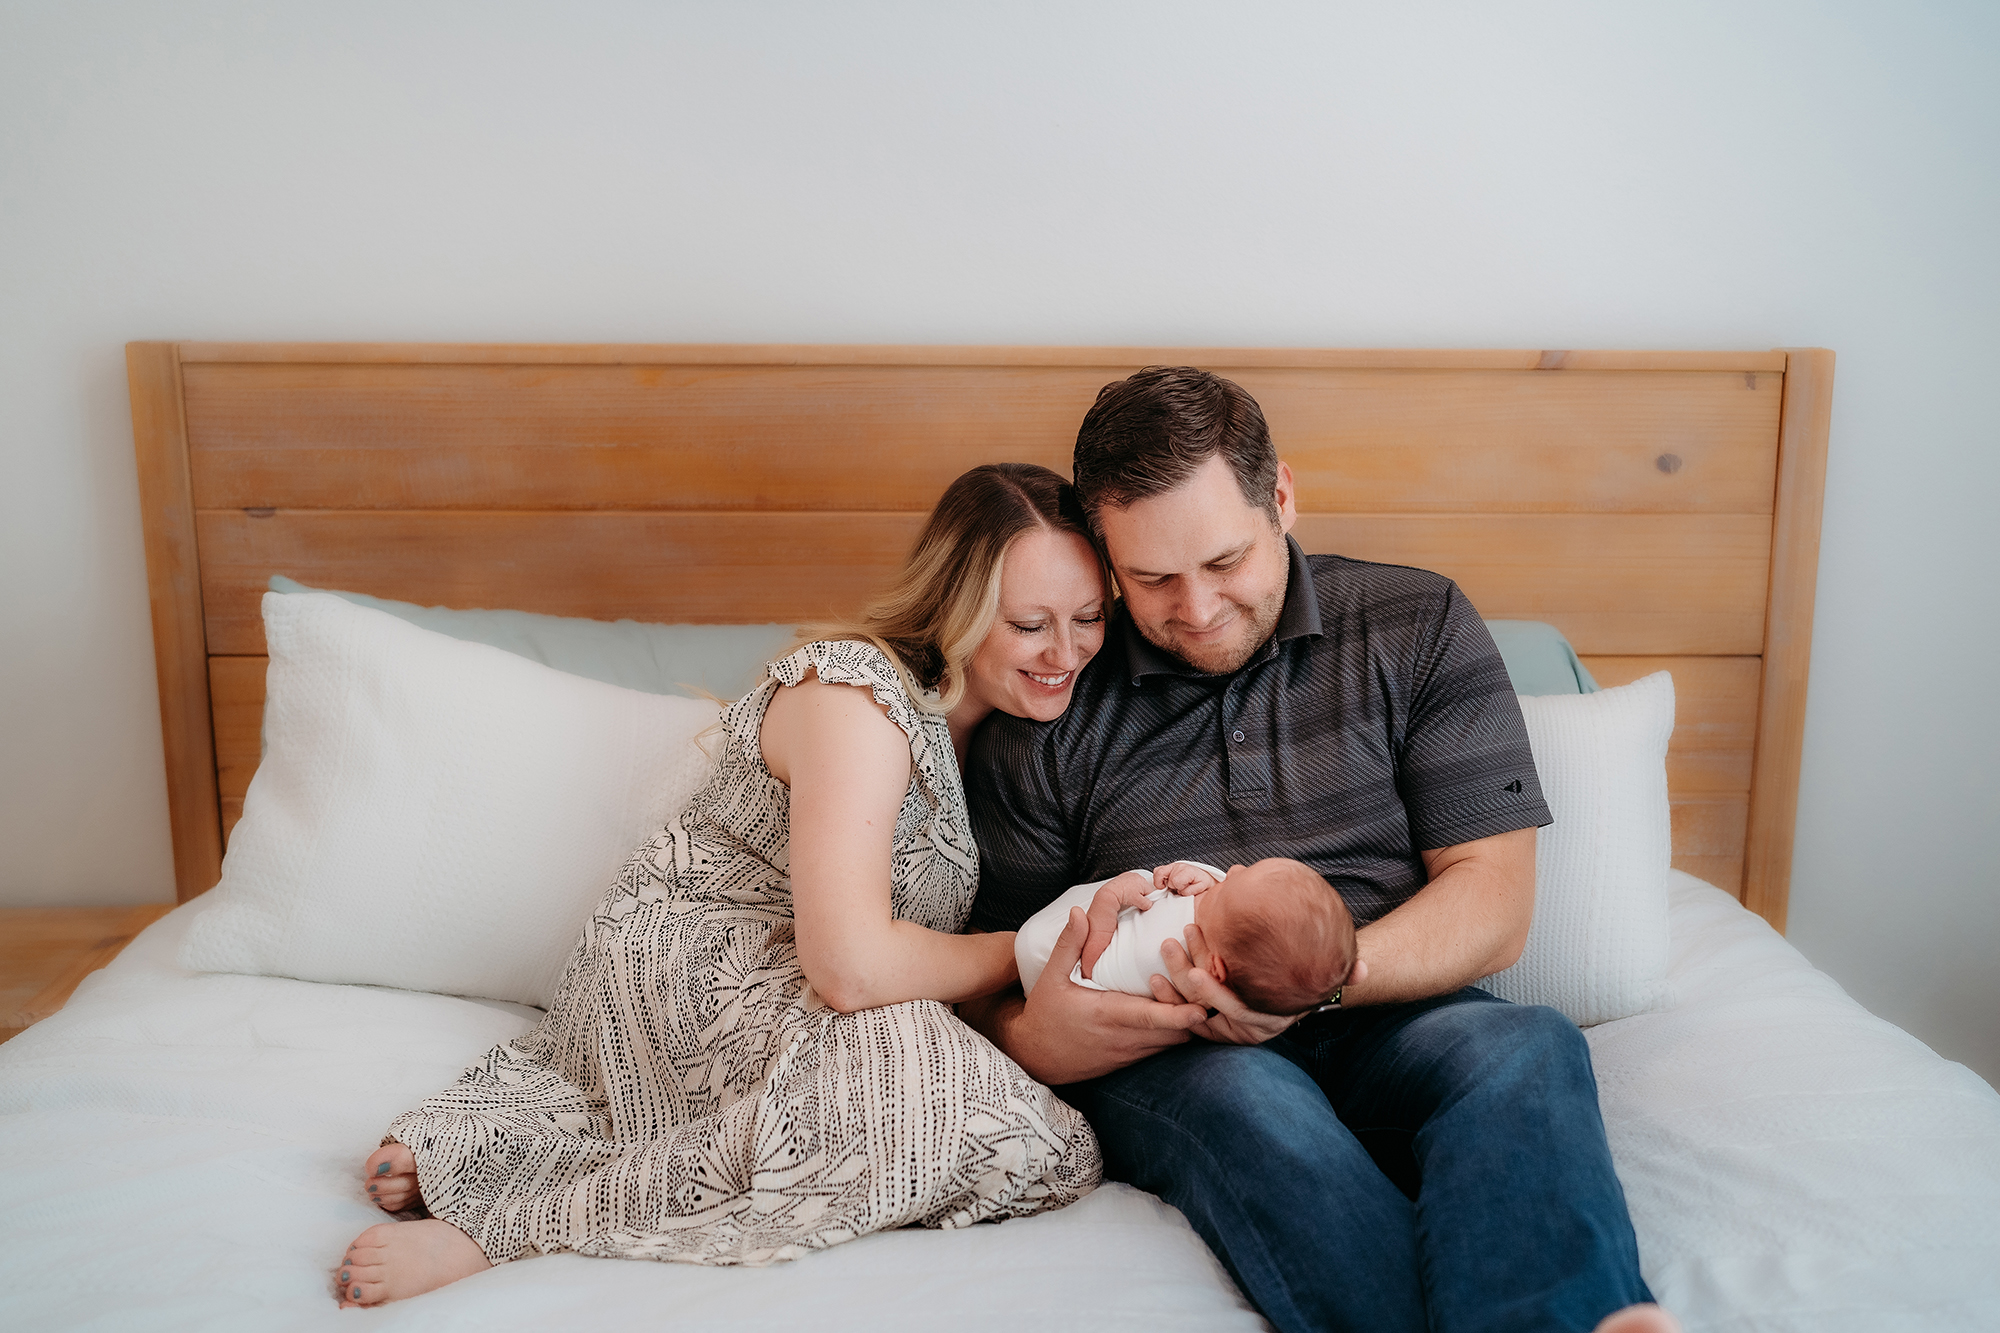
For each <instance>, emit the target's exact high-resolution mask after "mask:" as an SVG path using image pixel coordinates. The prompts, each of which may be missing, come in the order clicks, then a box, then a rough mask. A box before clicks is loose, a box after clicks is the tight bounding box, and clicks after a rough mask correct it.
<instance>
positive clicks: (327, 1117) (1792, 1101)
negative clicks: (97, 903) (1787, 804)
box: [0, 875, 2000, 1333]
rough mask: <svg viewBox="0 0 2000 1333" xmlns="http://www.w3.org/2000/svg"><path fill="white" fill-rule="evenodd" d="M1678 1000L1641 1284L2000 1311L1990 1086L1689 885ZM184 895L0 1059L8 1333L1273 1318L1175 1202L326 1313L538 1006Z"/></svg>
mask: <svg viewBox="0 0 2000 1333" xmlns="http://www.w3.org/2000/svg"><path fill="white" fill-rule="evenodd" d="M1672 894H1673V929H1674V956H1673V965H1672V980H1673V982H1674V984H1675V987H1676V989H1677V992H1678V995H1679V999H1678V1002H1677V1004H1676V1005H1675V1007H1674V1008H1672V1009H1670V1010H1668V1011H1665V1012H1662V1013H1656V1014H1646V1015H1641V1016H1638V1017H1635V1018H1630V1019H1625V1020H1622V1021H1620V1022H1617V1023H1609V1024H1605V1025H1603V1026H1601V1027H1598V1028H1594V1029H1592V1030H1591V1031H1590V1034H1589V1038H1590V1044H1591V1049H1592V1053H1593V1057H1594V1059H1595V1061H1596V1066H1597V1071H1598V1079H1599V1084H1600V1089H1601V1093H1602V1100H1603V1104H1604V1109H1605V1118H1606V1124H1607V1127H1608V1131H1609V1134H1610V1139H1611V1145H1612V1151H1613V1154H1614V1156H1615V1157H1616V1159H1617V1162H1618V1168H1619V1174H1620V1176H1621V1178H1622V1179H1623V1181H1624V1183H1625V1189H1626V1194H1627V1198H1628V1200H1629V1202H1630V1204H1631V1209H1632V1216H1633V1222H1634V1225H1635V1228H1636V1229H1637V1232H1638V1235H1639V1245H1640V1254H1641V1259H1642V1262H1643V1264H1644V1267H1645V1271H1646V1276H1647V1279H1648V1281H1649V1282H1650V1283H1651V1284H1652V1285H1653V1288H1654V1290H1655V1292H1656V1294H1657V1295H1658V1296H1659V1297H1660V1299H1661V1300H1662V1301H1663V1302H1664V1303H1665V1304H1667V1305H1668V1306H1669V1308H1673V1309H1675V1310H1677V1311H1678V1312H1679V1313H1680V1314H1681V1316H1682V1318H1683V1320H1684V1322H1685V1323H1686V1324H1687V1326H1688V1328H1689V1331H1690V1333H1699V1331H1701V1330H1771V1331H1773V1333H1778V1331H1780V1330H1782V1331H1786V1333H1789V1331H1791V1330H1798V1331H1799V1333H1804V1331H1805V1330H1808V1329H1810V1330H1814V1333H1825V1331H1828V1330H1836V1331H1837V1330H1846V1329H1852V1330H1856V1333H1859V1331H1860V1330H1863V1329H1866V1330H1869V1333H1876V1331H1877V1330H1882V1329H1903V1328H1907V1329H1919V1328H1921V1329H1926V1330H1930V1329H1953V1328H1966V1329H1973V1328H1994V1327H2000V1096H1996V1095H1995V1094H1994V1092H1993V1090H1992V1089H1991V1088H1989V1087H1987V1086H1986V1084H1985V1083H1983V1082H1982V1081H1981V1080H1980V1079H1979V1078H1977V1077H1976V1076H1975V1075H1973V1074H1972V1073H1971V1072H1970V1071H1968V1070H1966V1069H1964V1068H1963V1067H1961V1066H1958V1065H1954V1064H1950V1063H1948V1062H1946V1061H1944V1060H1941V1059H1939V1058H1938V1057H1937V1056H1935V1055H1934V1054H1932V1053H1931V1052H1930V1051H1929V1050H1928V1049H1926V1048H1925V1047H1924V1046H1923V1045H1922V1044H1921V1043H1919V1042H1917V1041H1916V1040H1915V1039H1914V1038H1911V1037H1910V1036H1908V1035H1907V1034H1905V1033H1903V1032H1901V1031H1899V1030H1898V1029H1896V1028H1895V1027H1893V1026H1891V1025H1890V1024H1888V1023H1884V1022H1882V1021H1881V1020H1879V1019H1876V1018H1874V1017H1872V1016H1870V1015H1869V1014H1867V1013H1866V1012H1865V1011H1864V1010H1862V1009H1861V1008H1860V1007H1859V1006H1857V1005H1855V1004H1854V1003H1853V1002H1852V1001H1850V1000H1849V999H1848V998H1847V997H1846V996H1845V995H1844V994H1842V992H1841V991H1840V989H1839V988H1838V987H1837V986H1835V985H1834V983H1833V982H1832V981H1831V980H1830V979H1828V978H1827V977H1825V976H1824V975H1822V974H1820V973H1818V972H1816V971H1814V970H1813V969H1812V968H1811V967H1810V966H1809V965H1808V964H1807V963H1806V962H1805V960H1804V959H1803V958H1801V957H1800V956H1799V955H1798V954H1797V953H1796V952H1795V951H1794V950H1792V949H1791V948H1790V947H1789V946H1788V945H1786V944H1785V943H1784V941H1783V940H1782V939H1780V938H1779V937H1778V936H1777V935H1776V934H1774V933H1773V932H1772V931H1770V930H1769V929H1768V928H1767V927H1766V926H1765V925H1764V924H1763V923H1762V922H1761V921H1759V920H1758V919H1757V918H1755V917H1753V916H1751V915H1750V914H1749V913H1747V912H1745V911H1743V910H1742V909H1741V908H1740V907H1738V906H1737V905H1736V903H1735V902H1734V900H1732V899H1730V898H1729V897H1728V896H1727V895H1725V894H1722V893H1721V892H1719V891H1718V890H1715V889H1713V888H1710V887H1708V886H1707V885H1704V884H1701V883H1700V882H1699V881H1696V880H1693V879H1690V878H1688V877H1686V876H1680V875H1677V876H1676V877H1675V882H1674V884H1673V888H1672ZM201 910H202V904H201V903H199V902H196V903H191V904H189V905H187V906H186V907H183V908H181V909H180V910H178V911H176V912H174V913H172V914H171V915H169V916H168V917H166V918H165V919H164V920H162V921H160V922H159V923H157V924H156V925H155V926H153V927H152V928H151V929H149V930H148V931H147V932H146V933H145V934H144V935H142V936H141V937H140V938H139V940H137V941H136V942H135V943H134V944H133V945H132V946H131V947H130V948H128V949H127V950H126V951H125V953H124V954H123V955H121V956H120V957H119V958H118V959H117V961H116V962H114V963H113V964H112V965H111V966H110V967H109V968H107V969H105V970H104V971H103V972H101V973H99V974H97V975H96V976H94V977H92V978H90V979H89V980H87V981H86V982H85V983H84V985H83V987H82V988H80V989H79V991H78V993H77V995H76V997H75V998H74V999H73V1000H72V1001H71V1002H70V1004H69V1006H68V1007H67V1008H65V1009H64V1010H63V1011H62V1012H61V1013H59V1014H57V1015H55V1016H54V1017H52V1018H49V1019H47V1020H45V1021H44V1022H43V1023H41V1024H39V1025H37V1026H36V1027H34V1028H32V1029H30V1030H29V1031H28V1032H26V1033H24V1034H22V1035H21V1036H20V1037H17V1038H15V1039H14V1040H13V1041H11V1042H9V1043H7V1044H6V1045H5V1046H4V1047H0V1326H3V1327H6V1328H37V1329H95V1328H103V1329H120V1330H124V1329H146V1330H181V1329H187V1330H195V1329H201V1330H216V1329H223V1330H231V1329H244V1330H253V1329H254V1330H292V1329H301V1330H304V1329H318V1328H336V1327H337V1328H347V1329H353V1328H357V1327H368V1328H383V1329H391V1328H423V1329H441V1330H452V1329H461V1328H463V1329H480V1330H508V1329H524V1330H525V1329H534V1330H551V1329H563V1328H572V1327H574V1328H589V1329H592V1330H602V1331H603V1333H615V1331H616V1330H623V1329H640V1328H648V1329H650V1328H660V1327H672V1328H675V1329H690V1330H699V1329H752V1330H754V1329H766V1328H769V1329H778V1328H784V1329H796V1328H801V1327H808V1328H812V1329H814V1330H816V1333H817V1331H818V1330H826V1331H827V1333H835V1331H836V1330H842V1329H850V1328H851V1329H864V1328H865V1329H870V1330H894V1329H919V1328H922V1329H937V1328H950V1329H954V1330H958V1329H967V1330H980V1329H996V1330H997V1329H1019V1328H1035V1327H1040V1328H1050V1329H1066V1328H1080V1327H1084V1326H1086V1325H1087V1326H1089V1327H1090V1328H1092V1329H1093V1330H1107V1329H1122V1328H1130V1329H1135V1330H1136V1329H1145V1330H1148V1331H1149V1333H1172V1330H1178V1329H1189V1330H1193V1329H1204V1330H1208V1329H1214V1330H1228V1329H1238V1328H1240V1329H1256V1328H1263V1327H1265V1325H1264V1323H1263V1321H1262V1320H1261V1319H1259V1318H1258V1317H1257V1316H1256V1315H1255V1313H1254V1312H1252V1311H1251V1310H1250V1309H1249V1308H1248V1306H1247V1305H1246V1304H1245V1302H1244V1301H1243V1299H1242V1297H1241V1296H1240V1295H1239V1294H1238V1293H1237V1291H1236V1290H1235V1288H1234V1286H1233V1285H1232V1284H1231V1283H1230V1281H1229V1279H1228V1277H1227V1276H1226V1274H1225V1273H1224V1272H1223V1270H1222V1269H1221V1267H1220V1265H1218V1264H1217V1263H1216V1261H1215V1260H1214V1259H1213V1257H1212V1256H1210V1255H1209V1253H1208V1251H1207V1249H1206V1247H1204V1246H1203V1245H1202V1243H1201V1241H1200V1240H1199V1238H1198V1237H1196V1236H1195V1235H1194V1233H1193V1232H1192V1231H1191V1230H1190V1229H1189V1228H1188V1226H1187V1224H1186V1222H1185V1221H1184V1220H1183V1219H1182V1218H1181V1216H1180V1214H1179V1213H1178V1212H1176V1211H1175V1210H1173V1209H1171V1208H1168V1207H1166V1206H1165V1205H1164V1204H1162V1203H1160V1202H1159V1201H1158V1200H1156V1199H1154V1198H1153V1197H1152V1196H1150V1195H1146V1194H1143V1193H1140V1192H1139V1191H1136V1190H1132V1189H1129V1188H1126V1187H1123V1186H1116V1185H1111V1186H1106V1187H1105V1188H1103V1189H1100V1190H1099V1191H1097V1192H1096V1193H1095V1194H1093V1195H1091V1196H1090V1197H1088V1198H1086V1199H1085V1200H1083V1201H1082V1202H1081V1203H1079V1204H1077V1205H1076V1206H1074V1207H1072V1208H1069V1209H1067V1210H1064V1211H1062V1212H1058V1213H1052V1214H1046V1215H1044V1216H1041V1217H1036V1218H1030V1219H1026V1220H1021V1221H1013V1222H1007V1223H1004V1224H1001V1225H998V1226H981V1227H975V1228H971V1229H969V1230H966V1231H961V1232H946V1233H935V1232H921V1231H905V1232H895V1233H891V1234H887V1235H880V1236H873V1237H868V1238H866V1239H864V1240H860V1241H857V1242H854V1243H852V1244H849V1245H844V1246H841V1247H839V1248H837V1249H834V1250H831V1251H828V1252H826V1253H823V1254H818V1255H813V1256H809V1257H808V1258H805V1259H802V1260H799V1261H797V1262H795V1263H792V1264H787V1265H779V1266H777V1267H773V1268H767V1269H703V1268H693V1267H686V1266H681V1265H669V1264H651V1263H638V1262H619V1261H614V1260H593V1259H582V1258H577V1257H575V1256H555V1257H547V1258H536V1259H531V1260H526V1261H523V1262H519V1263H514V1264H507V1265H503V1266H501V1267H500V1268H497V1269H495V1270H493V1271H492V1272H490V1273H487V1274H482V1275H480V1276H479V1277H477V1278H474V1279H471V1280H468V1281H466V1282H462V1283H459V1284H457V1285H455V1286H453V1287H451V1288H448V1289H446V1290H445V1291H442V1292H438V1293H435V1294H433V1295H431V1296H428V1297H424V1298H422V1299H420V1300H416V1301H410V1302H405V1303H402V1304H399V1305H392V1306H389V1307H386V1308H383V1309H381V1310H373V1311H345V1312H342V1311H337V1310H336V1309H335V1308H334V1304H333V1301H332V1299H331V1297H330V1294H329V1279H328V1272H327V1270H328V1265H329V1264H330V1262H331V1261H332V1260H334V1259H336V1258H337V1257H338V1256H339V1253H340V1251H341V1249H342V1247H343V1246H344V1245H345V1244H346V1242H347V1241H348V1240H350V1239H351V1238H352V1237H353V1236H354V1235H355V1233H356V1232H358V1231H359V1230H361V1228H363V1227H365V1226H367V1225H369V1224H370V1223H371V1222H373V1221H375V1220H377V1218H378V1217H379V1214H377V1213H376V1212H375V1210H374V1209H373V1208H372V1207H371V1206H370V1205H369V1204H368V1203H367V1202H366V1200H365V1198H364V1195H363V1192H362V1189H361V1186H360V1184H359V1182H358V1176H357V1164H358V1163H359V1161H360V1160H361V1158H362V1157H363V1156H365V1155H366V1154H367V1153H368V1152H369V1151H370V1150H371V1149H372V1148H373V1146H374V1144H375V1143H376V1141H377V1139H378V1137H379V1135H380V1133H381V1129H382V1127H383V1126H384V1125H385V1124H387V1123H388V1121H389V1120H390V1118H392V1117H393V1116H394V1115H395V1114H396V1113H397V1112H398V1111H400V1110H402V1109H403V1108H405V1107H406V1106H408V1105H409V1104H411V1103H412V1102H414V1101H416V1100H417V1099H418V1098H419V1097H422V1096H424V1095H425V1094H427V1093H429V1092H432V1091H434V1090H436V1089H437V1088H438V1087H440V1086H442V1085H443V1084H444V1083H446V1082H447V1081H449V1080H450V1079H451V1078H453V1077H454V1076H455V1075H456V1074H457V1072H458V1070H459V1068H460V1067H461V1066H462V1065H463V1064H464V1063H465V1062H467V1061H468V1060H470V1059H471V1058H472V1057H473V1056H475V1055H476V1054H478V1053H479V1052H480V1051H481V1050H483V1049H484V1048H485V1047H486V1046H488V1045H490V1044H492V1043H493V1042H495V1041H499V1040H502V1039H504V1038H506V1037H508V1036H510V1035H512V1034H513V1033H515V1032H517V1031H518V1030H520V1029H521V1028H522V1027H523V1026H525V1024H526V1023H527V1022H528V1021H529V1017H530V1015H531V1013H532V1011H530V1010H526V1009H522V1008H519V1007H517V1006H513V1005H506V1004H501V1003H498V1002H484V1001H470V1000H460V999H452V998H448V997H442V996H434V995H420V994H413V993H408V992H401V991H390V990H377V989H369V988H363V987H351V986H328V985H319V984H312V983H306V982H295V981H285V980H280V979H275V978H264V977H237V976H198V975H194V974H191V973H188V972H186V971H184V970H182V969H181V968H179V967H178V966H177V965H176V963H175V962H174V958H175V956H176V953H177V951H178V946H179V941H180V938H181V936H182V934H183V933H184V932H185V930H186V927H187V923H188V921H189V919H190V918H191V917H192V915H193V914H195V913H197V912H199V911H201Z"/></svg>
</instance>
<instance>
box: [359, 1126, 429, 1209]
mask: <svg viewBox="0 0 2000 1333" xmlns="http://www.w3.org/2000/svg"><path fill="white" fill-rule="evenodd" d="M361 1176H362V1179H364V1180H366V1181H367V1182H368V1201H369V1202H370V1203H372V1204H374V1205H375V1206H376V1207H377V1208H380V1209H381V1210H382V1211H383V1212H385V1213H400V1212H402V1211H403V1210H404V1209H405V1208H414V1207H416V1206H417V1205H418V1204H420V1203H422V1202H423V1201H424V1196H423V1195H422V1194H420V1193H419V1192H418V1190H417V1159H416V1158H415V1157H413V1156H411V1155H410V1150H409V1149H408V1148H405V1147H404V1146H403V1145H402V1144H400V1143H385V1144H383V1145H382V1146H381V1147H379V1148H377V1149H376V1150H375V1151H374V1152H372V1153H370V1154H368V1160H367V1161H366V1162H364V1163H362V1166H361Z"/></svg>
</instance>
